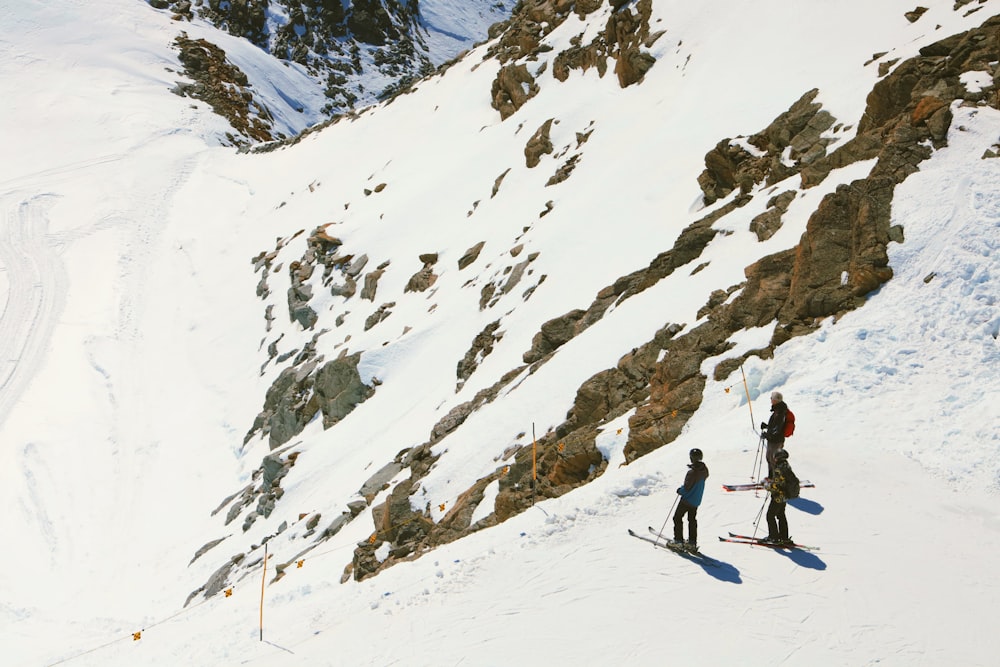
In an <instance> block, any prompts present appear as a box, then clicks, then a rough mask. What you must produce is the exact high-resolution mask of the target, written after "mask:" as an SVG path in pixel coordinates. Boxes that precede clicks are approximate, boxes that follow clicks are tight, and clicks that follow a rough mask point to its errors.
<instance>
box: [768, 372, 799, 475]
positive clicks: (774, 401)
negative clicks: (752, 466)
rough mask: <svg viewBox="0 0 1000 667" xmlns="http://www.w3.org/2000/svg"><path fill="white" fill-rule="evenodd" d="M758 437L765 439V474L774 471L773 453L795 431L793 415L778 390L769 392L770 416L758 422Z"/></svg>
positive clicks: (781, 446) (782, 445)
mask: <svg viewBox="0 0 1000 667" xmlns="http://www.w3.org/2000/svg"><path fill="white" fill-rule="evenodd" d="M760 430H761V434H760V437H761V438H763V439H764V440H766V441H767V452H766V454H765V458H766V460H767V476H768V477H770V476H771V475H772V474H773V473H774V464H775V459H774V455H775V454H776V453H777V452H778V450H779V449H784V448H785V438H787V437H788V436H790V435H791V434H792V433H794V432H795V415H794V414H793V413H792V411H791V410H789V409H788V405H787V404H785V399H784V397H783V396H782V395H781V392H780V391H775V392H772V393H771V418H770V419H769V420H768V421H767V422H761V423H760Z"/></svg>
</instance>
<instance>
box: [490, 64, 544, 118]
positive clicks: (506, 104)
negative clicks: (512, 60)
mask: <svg viewBox="0 0 1000 667" xmlns="http://www.w3.org/2000/svg"><path fill="white" fill-rule="evenodd" d="M537 94H538V85H537V84H536V83H535V77H533V76H531V74H530V73H529V72H528V68H527V67H526V66H525V65H506V66H504V67H503V68H502V69H501V70H500V72H499V73H498V74H497V78H496V79H495V80H494V81H493V90H492V92H491V93H490V96H491V98H492V100H493V102H492V105H493V108H494V109H496V110H497V111H499V112H500V118H503V119H506V118H508V117H510V116H511V115H513V113H514V112H515V111H517V110H518V109H520V108H521V107H522V106H524V103H525V102H527V101H528V100H530V99H531V98H532V97H534V96H535V95H537Z"/></svg>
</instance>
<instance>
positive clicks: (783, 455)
mask: <svg viewBox="0 0 1000 667" xmlns="http://www.w3.org/2000/svg"><path fill="white" fill-rule="evenodd" d="M774 459H775V460H776V461H787V460H788V452H786V451H785V448H784V447H782V448H781V449H779V450H778V451H776V452H775V453H774Z"/></svg>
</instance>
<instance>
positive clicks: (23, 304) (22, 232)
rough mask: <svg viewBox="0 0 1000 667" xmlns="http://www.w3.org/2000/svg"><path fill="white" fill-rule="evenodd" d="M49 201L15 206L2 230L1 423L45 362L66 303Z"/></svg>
mask: <svg viewBox="0 0 1000 667" xmlns="http://www.w3.org/2000/svg"><path fill="white" fill-rule="evenodd" d="M46 199H47V197H46V196H45V195H40V196H36V197H32V198H30V199H28V200H25V201H22V202H20V203H18V204H15V205H13V206H10V207H9V208H8V209H7V211H6V215H5V216H4V224H3V226H2V227H0V266H3V267H4V268H5V270H6V274H7V281H8V288H7V295H6V302H5V303H4V307H3V313H2V314H0V364H2V367H0V424H2V423H3V422H4V421H5V419H6V417H7V415H8V413H9V412H10V410H11V408H12V406H13V405H14V404H15V403H16V402H17V400H18V398H19V397H20V395H21V392H22V391H23V390H24V388H25V387H26V386H27V384H28V383H29V382H30V381H31V378H32V377H34V375H35V374H36V372H37V371H38V369H39V367H40V366H41V364H42V363H44V361H45V355H46V349H47V348H48V346H49V344H50V342H51V339H52V332H53V330H54V329H55V325H56V321H57V320H58V317H59V313H60V312H61V311H62V309H63V307H64V305H65V298H66V284H67V278H66V271H65V268H64V267H63V265H62V262H61V261H60V260H59V256H58V253H57V244H56V243H54V242H53V240H52V239H51V238H50V237H49V236H48V235H47V230H48V218H47V215H46V207H47V202H46Z"/></svg>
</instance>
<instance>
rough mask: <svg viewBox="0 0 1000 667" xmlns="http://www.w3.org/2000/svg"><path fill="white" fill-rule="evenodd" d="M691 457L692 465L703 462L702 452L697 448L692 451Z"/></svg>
mask: <svg viewBox="0 0 1000 667" xmlns="http://www.w3.org/2000/svg"><path fill="white" fill-rule="evenodd" d="M690 455H691V463H694V462H695V461H701V459H702V456H703V454H702V453H701V450H700V449H698V448H697V447H695V448H694V449H692V450H691V452H690Z"/></svg>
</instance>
